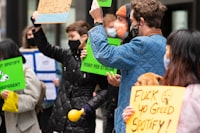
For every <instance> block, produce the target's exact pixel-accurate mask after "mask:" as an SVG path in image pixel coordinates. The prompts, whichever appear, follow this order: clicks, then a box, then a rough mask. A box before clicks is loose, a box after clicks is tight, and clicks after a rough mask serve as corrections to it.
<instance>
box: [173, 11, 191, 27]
mask: <svg viewBox="0 0 200 133" xmlns="http://www.w3.org/2000/svg"><path fill="white" fill-rule="evenodd" d="M178 29H188V11H186V10H177V11H173V12H172V31H174V30H178Z"/></svg>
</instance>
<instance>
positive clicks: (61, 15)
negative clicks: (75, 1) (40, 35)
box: [35, 0, 72, 24]
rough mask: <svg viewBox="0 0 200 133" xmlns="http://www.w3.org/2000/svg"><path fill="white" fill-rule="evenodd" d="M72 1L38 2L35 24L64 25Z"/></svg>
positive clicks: (42, 0)
mask: <svg viewBox="0 0 200 133" xmlns="http://www.w3.org/2000/svg"><path fill="white" fill-rule="evenodd" d="M71 3H72V0H40V1H39V4H38V9H37V11H38V13H39V14H38V16H37V19H36V22H35V23H37V24H44V23H66V22H67V18H68V16H69V10H70V6H71Z"/></svg>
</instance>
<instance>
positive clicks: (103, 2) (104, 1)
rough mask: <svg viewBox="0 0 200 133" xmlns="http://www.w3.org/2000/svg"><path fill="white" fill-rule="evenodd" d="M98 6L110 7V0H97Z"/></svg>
mask: <svg viewBox="0 0 200 133" xmlns="http://www.w3.org/2000/svg"><path fill="white" fill-rule="evenodd" d="M97 1H98V4H99V6H100V7H111V5H112V0H97Z"/></svg>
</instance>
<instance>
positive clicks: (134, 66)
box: [89, 0, 166, 133]
mask: <svg viewBox="0 0 200 133" xmlns="http://www.w3.org/2000/svg"><path fill="white" fill-rule="evenodd" d="M131 8H132V10H131V15H130V19H131V28H130V31H131V34H132V37H133V39H132V40H131V41H130V42H129V43H125V44H124V45H120V46H117V47H115V46H109V44H108V42H107V36H106V33H105V30H104V27H103V25H102V22H103V17H102V16H103V12H102V9H101V8H100V7H99V5H98V2H97V0H93V3H92V6H91V10H90V15H91V16H92V17H93V19H94V25H95V26H94V27H93V28H92V29H91V30H90V31H89V38H90V41H91V47H92V50H93V53H94V56H95V58H96V59H97V60H98V61H99V62H100V63H102V64H103V65H105V66H109V67H115V68H117V69H120V71H121V82H120V87H119V88H120V89H119V95H118V108H117V109H116V110H115V131H116V133H124V132H125V128H126V126H125V123H124V121H123V118H122V112H123V110H124V108H125V107H126V106H128V104H129V100H130V90H131V87H132V85H133V83H135V82H136V81H137V78H138V76H139V75H141V74H143V73H146V72H154V73H156V74H159V75H162V74H164V71H165V69H164V65H163V56H164V53H165V45H166V39H165V37H163V36H162V32H161V29H160V25H161V20H162V18H163V16H164V12H165V10H166V6H165V5H163V4H162V3H161V2H160V1H158V0H132V1H131Z"/></svg>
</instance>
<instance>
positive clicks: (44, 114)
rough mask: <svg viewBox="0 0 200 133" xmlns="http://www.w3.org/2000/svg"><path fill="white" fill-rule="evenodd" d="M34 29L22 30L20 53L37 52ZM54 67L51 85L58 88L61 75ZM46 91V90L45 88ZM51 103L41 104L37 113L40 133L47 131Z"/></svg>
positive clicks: (31, 26)
mask: <svg viewBox="0 0 200 133" xmlns="http://www.w3.org/2000/svg"><path fill="white" fill-rule="evenodd" d="M33 28H34V26H33V25H28V26H27V27H26V28H25V29H24V30H23V36H22V48H20V51H21V52H22V54H23V51H25V52H26V51H30V50H32V51H37V50H38V47H37V45H36V44H35V41H34V36H33V33H32V29H33ZM55 65H56V76H57V78H55V79H53V83H54V84H55V86H56V87H57V88H59V82H60V79H61V74H62V68H61V66H60V64H59V63H58V62H55ZM47 89H48V88H47ZM53 103H54V100H51V101H47V100H44V101H43V103H42V110H41V111H39V112H38V114H37V116H38V121H39V125H40V129H41V130H42V133H44V132H45V131H46V130H47V124H46V122H47V121H49V118H50V115H51V112H52V108H53Z"/></svg>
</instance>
